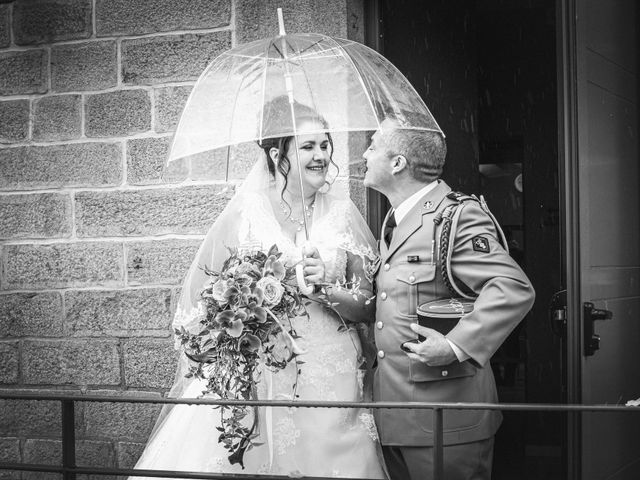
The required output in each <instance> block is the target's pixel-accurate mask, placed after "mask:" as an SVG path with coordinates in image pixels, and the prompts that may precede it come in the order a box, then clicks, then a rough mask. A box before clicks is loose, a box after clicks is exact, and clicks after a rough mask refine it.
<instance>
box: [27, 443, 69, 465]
mask: <svg viewBox="0 0 640 480" xmlns="http://www.w3.org/2000/svg"><path fill="white" fill-rule="evenodd" d="M23 455H24V461H25V462H26V463H40V464H43V465H61V464H62V442H61V441H60V440H49V439H34V438H31V439H28V440H26V441H25V442H24V453H23Z"/></svg>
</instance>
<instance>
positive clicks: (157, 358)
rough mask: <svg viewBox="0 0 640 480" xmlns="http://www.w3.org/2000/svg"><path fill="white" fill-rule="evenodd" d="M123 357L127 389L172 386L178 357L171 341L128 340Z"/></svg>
mask: <svg viewBox="0 0 640 480" xmlns="http://www.w3.org/2000/svg"><path fill="white" fill-rule="evenodd" d="M123 357H124V380H125V384H126V386H127V387H139V388H169V387H170V386H171V385H172V384H173V378H174V375H175V371H176V363H177V357H178V352H177V351H176V350H175V349H174V348H173V340H171V339H165V340H148V339H136V340H128V341H126V342H125V343H124V346H123Z"/></svg>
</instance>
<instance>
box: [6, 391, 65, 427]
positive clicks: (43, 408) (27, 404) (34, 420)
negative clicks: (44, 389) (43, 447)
mask: <svg viewBox="0 0 640 480" xmlns="http://www.w3.org/2000/svg"><path fill="white" fill-rule="evenodd" d="M5 392H6V390H5ZM61 421H62V419H61V409H60V402H56V401H53V400H51V401H49V400H44V401H36V400H0V432H2V435H9V436H20V437H23V436H38V437H45V436H52V437H57V438H60V425H61V423H60V422H61Z"/></svg>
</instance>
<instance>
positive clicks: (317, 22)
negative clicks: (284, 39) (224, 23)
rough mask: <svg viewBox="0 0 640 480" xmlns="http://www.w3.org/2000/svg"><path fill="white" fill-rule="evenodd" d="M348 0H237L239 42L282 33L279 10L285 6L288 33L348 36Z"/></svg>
mask: <svg viewBox="0 0 640 480" xmlns="http://www.w3.org/2000/svg"><path fill="white" fill-rule="evenodd" d="M346 4H347V2H345V1H344V0H327V1H324V2H318V1H315V0H265V1H262V2H256V1H255V0H237V1H236V5H235V7H236V8H235V13H236V18H235V23H236V40H237V42H238V44H241V43H247V42H251V41H253V40H257V39H259V38H263V37H273V36H276V35H277V34H278V17H277V16H276V9H277V8H278V7H281V8H282V11H283V14H284V25H285V29H286V31H287V33H307V32H314V33H322V34H324V35H329V36H333V37H340V38H347V5H346Z"/></svg>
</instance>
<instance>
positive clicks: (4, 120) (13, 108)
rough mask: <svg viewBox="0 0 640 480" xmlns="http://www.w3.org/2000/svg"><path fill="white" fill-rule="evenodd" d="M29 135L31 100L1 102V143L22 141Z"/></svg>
mask: <svg viewBox="0 0 640 480" xmlns="http://www.w3.org/2000/svg"><path fill="white" fill-rule="evenodd" d="M28 136H29V100H7V101H4V102H0V143H12V142H21V141H23V140H26V139H27V137H28Z"/></svg>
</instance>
